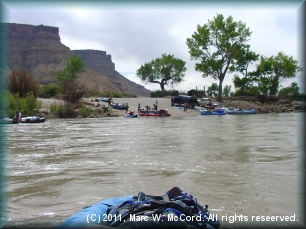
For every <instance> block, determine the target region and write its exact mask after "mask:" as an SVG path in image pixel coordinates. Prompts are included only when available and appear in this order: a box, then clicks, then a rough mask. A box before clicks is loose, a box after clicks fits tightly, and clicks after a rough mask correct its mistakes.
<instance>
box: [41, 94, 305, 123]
mask: <svg viewBox="0 0 306 229" xmlns="http://www.w3.org/2000/svg"><path fill="white" fill-rule="evenodd" d="M95 99H96V98H84V99H82V101H83V102H84V103H85V104H86V105H87V106H91V107H92V108H94V107H96V105H97V104H98V103H100V104H101V105H102V106H105V107H108V103H106V102H102V101H100V102H94V101H95ZM37 100H38V101H41V102H42V107H41V109H40V111H39V112H40V113H42V114H49V115H46V116H49V117H51V118H52V114H51V115H50V110H49V109H50V105H52V104H57V105H60V104H64V101H63V100H58V99H54V98H50V99H43V98H38V99H37ZM279 102H280V101H279ZM279 102H278V103H271V104H266V103H259V102H255V101H244V100H230V99H224V101H223V102H222V103H220V105H221V106H223V107H237V106H239V107H241V108H243V109H256V110H257V112H258V113H269V112H274V111H275V110H276V109H278V110H280V111H281V112H296V111H297V110H296V109H295V108H294V107H295V106H296V105H288V104H285V103H279ZM289 102H290V101H289ZM113 103H119V104H123V103H125V104H126V103H128V105H129V110H130V111H135V112H137V111H138V104H140V106H141V109H145V106H146V105H149V106H150V107H151V108H152V107H153V104H155V103H157V105H158V109H168V111H169V113H170V114H171V116H172V117H173V116H174V117H178V116H192V115H199V114H200V112H199V107H195V108H188V109H187V112H184V111H183V109H182V108H180V109H179V108H178V107H176V106H171V98H170V97H168V98H167V97H166V98H150V97H139V98H113ZM290 104H291V102H290ZM303 106H305V105H303ZM288 107H289V108H288ZM97 109H98V107H97ZM124 113H125V111H124V110H116V109H112V116H122V115H124Z"/></svg>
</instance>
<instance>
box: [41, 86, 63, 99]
mask: <svg viewBox="0 0 306 229" xmlns="http://www.w3.org/2000/svg"><path fill="white" fill-rule="evenodd" d="M58 92H59V87H58V85H56V84H48V85H43V86H40V88H39V93H38V97H39V98H52V97H54V96H56V95H57V94H58Z"/></svg>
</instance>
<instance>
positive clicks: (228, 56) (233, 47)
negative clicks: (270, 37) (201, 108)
mask: <svg viewBox="0 0 306 229" xmlns="http://www.w3.org/2000/svg"><path fill="white" fill-rule="evenodd" d="M250 36H251V31H250V29H249V28H247V27H246V24H245V23H243V22H241V21H239V22H235V21H234V20H233V17H232V16H229V17H228V18H226V19H225V18H224V16H223V15H222V14H217V16H216V17H214V19H213V20H208V23H207V24H204V25H203V26H201V25H198V26H197V31H196V32H194V34H193V35H192V37H191V38H187V42H186V44H187V46H188V48H189V53H190V56H191V59H195V60H199V62H198V63H196V64H195V70H196V71H199V72H202V77H203V78H205V77H213V78H214V79H215V80H219V90H218V100H219V101H222V83H223V80H224V78H225V76H226V73H227V72H234V71H235V70H236V66H237V61H235V60H236V59H239V54H241V49H242V48H243V45H245V44H246V42H248V41H249V37H250Z"/></svg>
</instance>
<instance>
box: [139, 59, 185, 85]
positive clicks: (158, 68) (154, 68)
mask: <svg viewBox="0 0 306 229" xmlns="http://www.w3.org/2000/svg"><path fill="white" fill-rule="evenodd" d="M185 64H186V62H185V61H183V60H181V59H178V58H175V57H174V55H170V54H168V55H167V54H162V57H161V58H156V59H155V60H152V61H151V62H149V63H145V64H144V65H142V66H141V67H140V68H139V69H138V70H137V72H136V74H137V76H138V77H139V78H140V79H141V80H142V81H144V82H146V83H157V84H159V85H160V89H161V90H162V91H164V90H165V85H167V84H168V83H169V82H171V83H172V84H178V83H180V82H182V81H183V80H184V76H185V75H184V72H186V67H185Z"/></svg>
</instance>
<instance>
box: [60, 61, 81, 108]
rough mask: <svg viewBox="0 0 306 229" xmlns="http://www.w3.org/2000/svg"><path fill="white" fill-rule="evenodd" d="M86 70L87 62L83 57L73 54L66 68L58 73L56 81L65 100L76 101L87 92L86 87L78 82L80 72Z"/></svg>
mask: <svg viewBox="0 0 306 229" xmlns="http://www.w3.org/2000/svg"><path fill="white" fill-rule="evenodd" d="M84 71H85V63H84V62H83V61H82V58H81V57H80V56H77V55H73V56H72V57H71V59H70V60H69V61H68V63H67V65H66V67H65V69H64V70H63V71H61V72H60V73H58V74H57V76H56V82H57V84H58V86H59V90H60V92H61V93H62V95H63V99H64V100H65V102H67V103H76V102H78V101H79V100H80V98H82V96H83V95H84V94H85V93H86V90H85V87H84V86H83V85H79V83H78V77H79V74H80V73H82V72H84Z"/></svg>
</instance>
